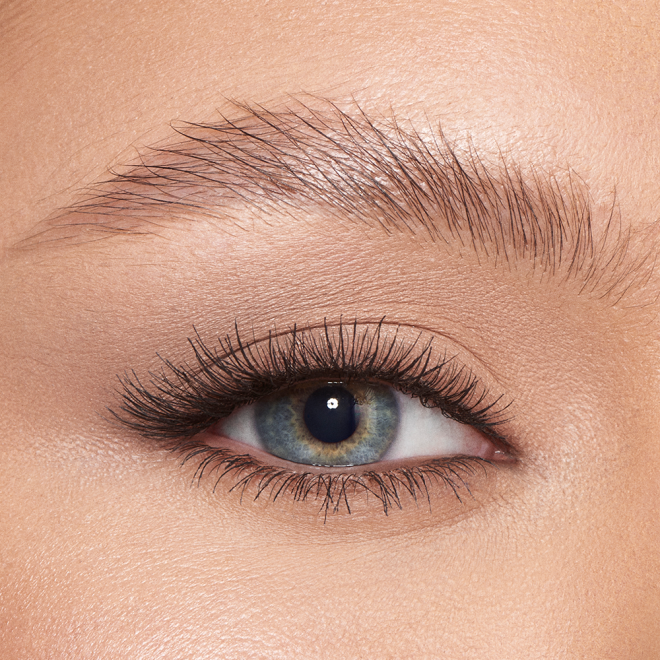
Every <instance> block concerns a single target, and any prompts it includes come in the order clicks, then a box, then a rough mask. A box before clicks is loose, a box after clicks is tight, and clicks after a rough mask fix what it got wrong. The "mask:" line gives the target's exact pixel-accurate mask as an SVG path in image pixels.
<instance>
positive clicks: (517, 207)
mask: <svg viewBox="0 0 660 660" xmlns="http://www.w3.org/2000/svg"><path fill="white" fill-rule="evenodd" d="M234 107H235V109H236V111H237V113H239V114H240V116H239V117H237V118H236V119H231V118H229V117H225V116H223V117H222V118H221V120H220V121H218V122H215V123H205V124H204V123H186V122H181V123H179V124H177V125H176V126H175V127H173V128H174V131H175V132H176V134H177V137H176V138H175V139H174V140H172V141H171V143H170V144H167V145H165V146H163V145H160V146H155V147H152V148H149V149H146V150H145V151H144V152H143V153H142V154H141V155H140V158H139V159H138V162H137V163H134V164H132V165H129V166H127V167H126V168H120V170H117V171H115V172H112V173H111V175H110V177H109V178H107V179H105V180H103V181H100V182H98V183H96V184H94V185H93V186H91V187H90V188H89V189H88V190H86V191H82V193H81V199H80V200H79V201H78V202H76V203H74V204H73V205H71V206H69V207H68V208H66V209H63V210H62V211H61V212H58V213H56V214H55V215H54V216H53V217H51V218H48V219H47V220H45V221H44V222H42V223H41V224H40V225H39V227H38V231H37V233H35V234H34V235H32V236H30V237H28V238H27V239H25V240H23V241H21V242H20V243H19V244H18V245H17V246H16V247H17V248H18V249H27V248H31V247H35V246H36V247H38V246H40V245H49V246H51V247H52V246H53V245H56V244H64V245H66V244H71V243H73V244H78V243H85V242H91V241H95V240H101V239H103V238H107V237H109V236H112V235H124V236H131V235H133V236H136V235H137V236H139V235H143V234H154V233H158V230H159V229H160V227H161V226H162V224H163V222H166V221H167V219H168V218H169V219H170V220H174V221H177V220H184V221H186V222H188V223H189V222H190V221H191V220H193V224H192V225H189V226H194V219H195V218H200V217H209V216H210V217H212V218H220V219H221V220H223V221H225V222H226V221H230V222H231V221H232V219H233V221H235V222H237V223H238V224H239V225H240V219H239V218H240V216H241V214H242V213H245V212H246V211H248V210H251V211H252V212H253V213H256V214H257V217H263V216H264V214H265V215H268V214H270V213H272V212H278V211H284V213H285V214H289V215H291V214H295V213H297V212H299V211H300V210H305V209H307V208H313V209H322V210H323V211H324V212H325V213H326V214H330V216H335V217H338V218H341V219H342V220H345V219H352V220H354V221H356V222H366V223H368V224H370V225H373V226H377V227H381V228H382V229H383V230H384V231H385V232H387V233H388V234H391V233H393V232H397V231H403V232H408V233H410V234H412V235H418V234H420V233H423V234H425V235H426V236H429V237H430V238H431V239H432V240H433V241H438V242H441V243H446V244H448V245H457V246H459V247H461V248H467V249H470V250H473V251H474V252H476V254H477V256H478V257H479V258H480V260H482V259H485V260H490V261H493V262H494V263H495V264H503V265H507V266H508V267H509V268H512V267H513V266H514V265H515V264H517V263H519V262H521V261H524V262H526V263H528V264H531V265H532V266H533V268H534V269H537V270H539V271H541V272H542V273H549V274H551V275H556V276H558V277H560V278H561V279H562V280H563V281H569V280H573V281H577V282H578V287H579V292H580V293H584V292H586V293H593V294H595V295H596V296H599V297H603V298H605V297H609V298H611V300H612V301H614V302H618V301H619V300H620V299H621V298H622V297H623V296H624V295H626V294H627V293H628V292H630V291H632V290H636V289H639V288H640V287H642V286H643V285H644V284H646V282H647V281H648V279H649V278H650V276H651V273H652V266H653V262H654V259H655V254H656V249H655V248H654V247H653V246H654V245H655V242H653V241H648V237H644V236H641V235H640V236H633V234H632V229H631V228H630V227H629V226H624V225H623V223H622V220H621V218H620V216H619V214H618V210H617V206H616V200H613V202H612V206H611V208H610V209H609V212H608V215H607V218H606V221H605V222H604V224H603V226H602V228H600V227H598V226H597V225H595V224H594V223H593V221H592V209H591V205H590V200H589V194H588V191H587V190H586V187H585V186H584V184H582V183H581V182H580V180H579V178H578V177H577V176H576V175H574V174H570V173H569V174H567V175H566V176H565V177H563V178H567V181H566V182H565V183H563V184H560V182H559V180H558V178H557V177H553V176H550V175H548V176H546V175H541V174H540V173H539V172H538V171H534V170H533V169H531V168H530V171H529V172H528V173H523V171H522V170H521V168H520V167H518V166H516V165H515V164H512V163H509V162H507V161H506V160H505V159H504V156H501V158H500V162H498V163H495V164H488V163H487V162H486V161H485V159H483V158H482V157H480V155H479V153H478V151H477V150H476V148H475V147H474V146H473V145H472V144H468V146H467V148H465V149H461V150H459V149H458V148H457V147H456V146H454V145H452V144H451V143H450V141H449V140H448V138H447V137H446V136H445V135H444V133H443V132H442V130H441V129H438V130H432V129H429V130H427V131H425V132H424V133H422V132H420V131H418V130H417V129H416V128H415V127H414V126H412V125H410V124H407V123H405V122H401V121H399V120H397V119H396V118H390V119H378V120H377V119H375V118H372V117H370V116H369V115H368V114H367V113H366V112H365V111H363V110H362V108H360V107H359V106H358V105H357V104H354V106H353V107H352V108H349V109H346V110H344V109H341V108H340V107H339V106H338V105H337V104H335V103H333V102H331V101H329V100H326V99H321V98H315V97H306V100H302V99H290V101H289V103H288V104H287V107H286V108H285V109H280V110H269V109H268V108H266V107H264V106H260V105H248V104H241V103H234ZM652 230H653V231H654V229H650V230H649V231H652ZM645 239H646V240H645ZM633 248H634V249H633Z"/></svg>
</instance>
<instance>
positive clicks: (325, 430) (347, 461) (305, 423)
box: [209, 380, 503, 467]
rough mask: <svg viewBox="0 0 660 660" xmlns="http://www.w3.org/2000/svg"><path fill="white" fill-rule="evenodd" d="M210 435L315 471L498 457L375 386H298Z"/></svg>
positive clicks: (458, 427)
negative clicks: (414, 460) (436, 459)
mask: <svg viewBox="0 0 660 660" xmlns="http://www.w3.org/2000/svg"><path fill="white" fill-rule="evenodd" d="M211 431H212V433H213V434H215V435H216V436H220V437H224V438H229V439H231V440H234V441H238V442H241V443H243V444H245V445H249V446H252V447H255V448H258V449H261V450H263V451H266V452H268V453H270V454H272V455H274V456H277V457H278V458H281V459H283V460H286V461H290V462H292V463H299V464H304V465H316V466H322V467H350V466H359V465H366V464H370V463H377V462H380V461H387V460H403V459H409V458H414V457H421V456H429V457H447V456H457V455H463V456H473V457H479V458H482V459H486V460H494V459H496V458H498V453H499V455H502V454H503V453H502V452H501V451H500V452H498V450H497V449H496V447H495V445H494V444H493V443H492V442H491V441H490V440H488V439H487V438H486V437H485V436H484V435H483V434H482V433H479V432H478V431H476V430H475V429H474V428H472V427H470V426H468V425H466V424H461V423H460V422H457V421H455V420H453V419H449V418H448V417H447V416H446V415H444V414H443V413H442V411H441V410H440V409H438V408H429V407H425V406H423V405H422V404H421V402H420V401H419V399H415V398H413V397H411V396H409V395H407V394H403V393H402V392H399V391H397V390H395V389H394V388H393V387H390V386H387V385H384V384H381V383H363V382H352V381H327V380H325V381H323V380H318V381H312V382H308V383H303V384H301V385H300V386H297V387H292V388H289V389H287V390H284V391H279V392H276V393H275V394H272V395H270V396H267V397H264V398H263V399H262V400H260V401H258V402H256V403H253V404H250V405H247V406H243V407H242V408H240V409H239V410H237V411H236V412H234V413H233V414H231V415H230V416H229V417H227V418H226V419H224V420H221V421H220V422H219V423H218V424H216V425H214V427H213V428H212V430H211ZM209 444H211V445H215V444H216V443H215V442H213V441H210V443H209ZM217 444H218V446H221V444H222V441H221V440H219V441H218V443H217Z"/></svg>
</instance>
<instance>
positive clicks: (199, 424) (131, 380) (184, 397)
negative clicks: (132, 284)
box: [111, 321, 516, 516]
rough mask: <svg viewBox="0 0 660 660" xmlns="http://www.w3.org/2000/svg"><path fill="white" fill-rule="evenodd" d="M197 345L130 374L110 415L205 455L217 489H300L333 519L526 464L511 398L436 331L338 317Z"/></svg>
mask: <svg viewBox="0 0 660 660" xmlns="http://www.w3.org/2000/svg"><path fill="white" fill-rule="evenodd" d="M427 335H428V336H427ZM411 337H412V338H411ZM189 344H190V347H191V348H192V351H193V355H194V360H192V361H190V362H185V363H181V364H175V363H173V362H172V361H168V360H163V364H162V368H161V370H160V371H158V372H152V373H150V374H149V375H148V378H140V377H139V376H138V375H137V374H135V373H127V374H126V375H125V376H123V377H122V378H121V390H120V397H121V401H120V404H119V406H118V407H116V408H115V409H112V410H111V412H112V414H113V415H114V416H115V417H116V418H117V419H119V420H120V421H121V423H122V424H123V425H125V426H127V427H129V428H130V429H132V430H134V431H137V432H138V433H139V434H140V435H141V436H142V437H143V438H144V439H145V441H147V442H151V443H155V444H156V445H157V446H161V447H163V446H164V447H167V448H168V449H170V450H172V451H173V452H174V453H175V454H178V455H179V456H180V457H182V463H183V465H185V466H190V465H191V464H192V465H193V466H195V462H196V467H195V471H194V479H193V481H194V482H197V483H201V482H202V480H207V479H210V480H211V482H212V484H213V489H214V490H215V491H216V492H217V493H218V495H219V496H220V495H221V492H222V489H219V486H220V485H221V484H223V485H224V484H227V485H228V489H229V490H230V491H238V492H240V495H241V499H242V500H245V499H262V500H268V501H273V502H274V501H283V500H285V498H286V497H289V498H290V499H292V500H294V501H297V502H308V503H309V502H312V503H316V505H317V506H318V507H319V508H320V510H321V511H322V512H323V513H324V515H326V516H327V514H328V513H336V512H338V511H340V510H342V511H348V512H350V511H351V507H352V502H353V501H355V498H364V497H366V498H375V499H377V500H378V501H379V502H380V503H381V504H382V510H383V512H384V513H386V514H387V513H388V512H389V511H390V510H391V509H392V508H393V507H398V508H401V507H402V503H403V501H404V500H412V501H414V502H419V501H425V502H428V503H429V504H430V503H431V499H432V497H434V496H435V494H436V491H438V494H439V495H441V496H445V494H450V495H451V496H452V497H454V496H455V497H458V499H459V500H460V499H461V497H462V494H465V495H469V493H470V479H471V478H472V477H473V476H474V475H475V474H477V473H478V474H480V475H483V474H487V468H488V466H490V465H497V464H511V463H514V462H515V456H516V451H515V449H514V447H513V446H512V445H511V443H509V442H508V440H507V433H506V429H507V424H508V423H509V422H510V419H511V402H510V401H508V400H507V399H506V398H505V396H504V394H503V393H501V392H492V391H491V389H492V387H490V386H486V384H485V379H484V378H481V377H480V376H479V375H477V374H476V373H475V371H474V369H473V368H472V367H469V366H468V365H467V364H465V363H464V362H463V361H462V360H461V358H460V357H459V356H457V355H455V354H453V353H450V352H449V350H448V348H447V347H446V346H445V347H443V346H441V345H440V338H439V337H435V336H434V335H432V334H429V333H421V332H418V333H417V334H416V335H415V336H414V337H413V336H411V334H410V332H407V333H402V332H401V329H400V327H398V326H396V325H388V324H386V323H385V322H384V321H381V322H380V323H377V324H360V323H358V322H354V323H352V324H345V323H341V322H340V323H339V324H337V325H329V324H328V323H323V324H322V325H320V326H318V327H307V328H305V329H298V328H296V327H294V328H292V329H291V330H290V331H288V332H284V333H274V332H273V333H271V334H270V335H269V336H268V337H267V338H264V339H261V340H257V339H252V340H251V341H244V340H243V339H242V338H241V336H240V334H239V332H238V329H236V330H235V332H234V334H232V335H228V336H226V337H224V338H221V339H220V340H218V341H217V342H215V345H209V344H208V343H207V342H205V341H204V340H202V338H201V337H200V336H199V335H196V336H195V337H194V338H193V339H190V340H189ZM180 460H181V459H180Z"/></svg>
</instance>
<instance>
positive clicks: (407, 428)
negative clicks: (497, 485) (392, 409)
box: [383, 391, 493, 460]
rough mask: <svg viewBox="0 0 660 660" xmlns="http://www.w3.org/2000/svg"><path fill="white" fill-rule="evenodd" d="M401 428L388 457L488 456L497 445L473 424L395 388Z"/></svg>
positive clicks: (388, 458)
mask: <svg viewBox="0 0 660 660" xmlns="http://www.w3.org/2000/svg"><path fill="white" fill-rule="evenodd" d="M394 395H395V397H396V400H397V403H398V405H399V428H398V429H397V435H396V438H395V439H394V441H393V442H392V445H391V447H390V448H389V449H388V451H387V453H386V454H385V456H384V457H383V459H384V460H396V459H404V458H411V457H414V456H437V457H442V456H456V455H458V454H465V455H467V456H479V457H481V458H488V457H489V456H490V455H491V453H492V452H493V445H492V443H490V442H489V441H488V440H487V439H486V438H485V437H484V436H483V435H482V434H481V433H479V432H478V431H476V430H475V429H473V428H472V427H471V426H468V425H466V424H461V423H460V422H457V421H456V420H453V419H449V418H448V417H445V416H444V415H443V414H442V412H441V410H440V409H439V408H426V407H425V406H423V405H422V404H421V403H420V402H419V399H414V398H412V397H410V396H408V395H407V394H402V393H401V392H397V391H395V393H394Z"/></svg>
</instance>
